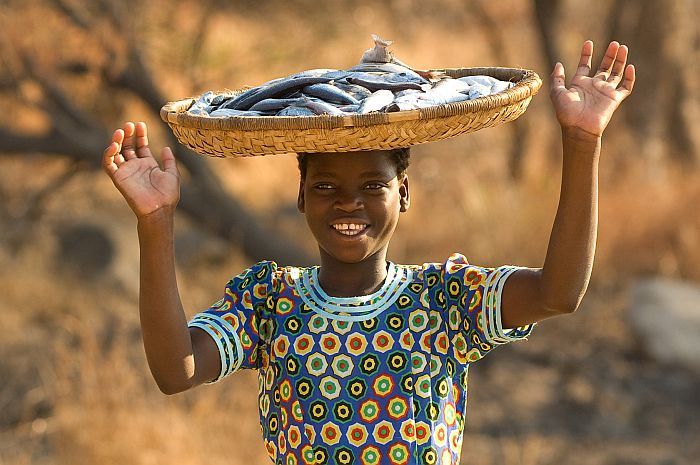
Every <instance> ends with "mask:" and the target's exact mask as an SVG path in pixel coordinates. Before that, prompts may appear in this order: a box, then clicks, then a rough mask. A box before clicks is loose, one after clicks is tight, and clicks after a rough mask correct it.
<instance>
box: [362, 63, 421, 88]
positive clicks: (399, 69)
mask: <svg viewBox="0 0 700 465" xmlns="http://www.w3.org/2000/svg"><path fill="white" fill-rule="evenodd" d="M348 71H352V72H365V73H405V74H406V75H407V76H410V77H411V78H412V80H415V81H416V82H421V83H423V84H427V83H428V82H430V81H429V80H428V79H426V78H424V77H423V76H421V75H420V74H418V73H417V72H415V71H414V70H412V69H411V68H408V67H406V66H400V65H397V64H395V63H360V64H359V65H357V66H353V67H352V68H348Z"/></svg>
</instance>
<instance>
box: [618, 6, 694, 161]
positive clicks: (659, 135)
mask: <svg viewBox="0 0 700 465" xmlns="http://www.w3.org/2000/svg"><path fill="white" fill-rule="evenodd" d="M616 4H617V5H616V6H617V8H615V9H614V14H615V15H617V16H616V17H615V18H612V19H611V21H610V23H609V24H610V27H611V30H610V32H609V37H611V38H614V39H616V40H618V41H620V42H621V43H624V44H627V45H628V46H629V47H630V50H631V54H630V61H631V62H632V63H634V64H635V65H636V68H637V82H636V84H635V92H634V95H633V97H632V98H630V99H629V103H626V105H628V106H629V108H628V111H627V112H626V113H625V114H626V115H627V119H628V122H629V124H630V125H631V126H632V127H633V128H634V130H635V132H636V133H637V135H638V141H639V146H640V147H641V153H640V155H641V156H642V157H643V158H644V159H646V160H649V161H651V162H660V161H662V160H664V159H667V158H671V159H675V160H678V161H680V162H682V163H684V164H686V165H689V166H691V165H695V166H697V164H698V162H700V130H698V128H697V122H698V121H700V73H699V71H700V66H699V64H700V33H699V29H698V20H699V19H700V3H698V2H697V0H636V1H623V2H616ZM654 165H658V163H655V164H654Z"/></svg>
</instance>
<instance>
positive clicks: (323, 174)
mask: <svg viewBox="0 0 700 465" xmlns="http://www.w3.org/2000/svg"><path fill="white" fill-rule="evenodd" d="M311 176H312V177H319V178H334V179H335V178H337V177H338V174H337V173H333V172H331V171H319V172H318V173H312V174H311ZM387 176H389V177H391V178H393V177H394V176H392V175H391V174H390V173H386V172H384V171H365V172H364V173H360V177H361V178H385V177H387Z"/></svg>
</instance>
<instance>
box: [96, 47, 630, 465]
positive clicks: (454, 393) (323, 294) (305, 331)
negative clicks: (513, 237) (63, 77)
mask: <svg viewBox="0 0 700 465" xmlns="http://www.w3.org/2000/svg"><path fill="white" fill-rule="evenodd" d="M592 53H593V43H592V42H590V41H587V42H585V43H584V45H583V49H582V53H581V58H580V61H579V65H578V69H577V71H576V74H575V76H574V78H573V80H572V82H571V84H570V86H569V87H568V88H567V87H565V84H564V68H563V66H562V65H561V64H560V63H557V64H556V65H555V67H554V71H553V73H552V76H551V78H552V83H551V87H550V97H551V100H552V103H553V105H554V109H555V112H556V115H557V119H558V121H559V123H560V125H561V129H562V137H563V148H564V151H563V173H562V186H561V197H560V201H559V208H558V210H557V214H556V218H555V221H554V226H553V229H552V234H551V238H550V242H549V248H548V250H547V257H546V259H545V263H544V266H543V267H542V268H541V269H531V268H522V267H514V266H502V267H498V268H493V269H491V268H481V267H477V266H473V265H470V264H469V263H468V262H467V260H466V259H465V257H463V256H462V255H459V254H454V255H452V256H451V257H449V258H448V259H447V260H446V261H444V262H440V263H428V264H424V265H422V266H406V265H398V264H395V263H392V262H390V261H387V259H386V253H387V248H388V246H389V241H390V240H391V237H392V235H393V233H394V229H395V228H396V224H397V222H398V220H399V216H400V213H401V212H403V211H406V209H408V208H409V205H410V196H409V183H408V176H407V174H406V167H407V165H408V150H406V149H398V150H394V151H369V152H353V153H328V154H300V156H299V166H300V171H301V181H300V187H299V198H298V207H299V211H300V212H301V213H303V214H304V215H305V217H306V220H307V223H308V225H309V228H310V230H311V232H312V234H313V235H314V237H315V239H316V241H317V242H318V245H319V252H320V256H321V265H320V266H317V267H311V268H298V267H293V266H287V267H282V266H278V265H277V264H276V263H274V262H261V263H258V264H256V265H254V266H253V267H251V268H249V269H248V270H246V271H244V272H243V273H241V274H239V275H238V276H236V277H235V278H233V279H232V280H231V281H230V282H229V283H228V284H227V285H226V288H225V291H224V296H223V298H222V299H221V300H219V301H218V302H216V303H215V304H214V305H212V306H211V307H210V308H209V309H208V310H206V311H204V312H202V313H199V314H197V315H196V316H195V317H194V318H193V319H192V320H191V321H190V322H189V323H188V322H187V320H186V317H185V312H184V311H183V308H182V304H181V301H180V297H179V295H178V289H177V283H176V279H175V266H174V258H173V214H174V211H175V206H176V205H177V202H178V198H179V175H178V171H177V167H176V164H175V159H174V157H173V154H172V152H171V150H170V149H169V148H167V147H166V148H164V149H163V150H162V161H163V167H162V169H161V168H160V166H159V165H158V163H157V162H156V161H155V159H154V158H153V156H152V155H151V152H150V150H149V148H148V140H147V132H146V125H145V124H143V123H137V124H136V125H134V124H132V123H130V122H128V123H126V124H125V125H124V127H123V129H118V130H117V131H116V132H115V133H114V137H113V140H112V143H111V144H110V146H109V147H107V149H106V150H105V152H104V168H105V171H106V172H107V174H108V175H109V176H110V178H111V179H112V181H113V182H114V184H115V186H116V187H117V188H118V189H119V191H120V192H121V193H122V194H123V196H124V198H125V199H126V201H127V202H128V204H129V206H130V207H131V208H132V210H133V211H134V213H135V214H136V216H137V218H138V234H139V241H140V246H141V288H140V289H141V291H140V302H139V308H140V314H141V326H142V331H143V341H144V345H145V349H146V355H147V358H148V363H149V366H150V368H151V372H152V374H153V376H154V378H155V380H156V382H157V384H158V386H159V387H160V389H161V390H162V391H163V392H164V393H166V394H174V393H177V392H182V391H185V390H187V389H191V388H193V387H195V386H198V385H200V384H203V383H210V382H215V381H219V380H221V379H223V378H224V377H226V376H227V375H229V374H231V373H233V372H234V371H236V370H239V369H242V368H255V369H257V370H258V371H259V409H260V421H261V426H262V432H263V439H264V442H265V445H266V447H267V450H268V453H269V455H270V458H271V459H272V461H273V462H274V463H279V464H287V465H291V464H304V463H307V464H308V463H313V464H325V463H338V464H349V463H363V464H375V463H382V464H383V463H392V464H393V463H397V464H408V463H410V464H432V463H438V462H439V463H441V464H452V463H459V462H460V452H461V440H462V432H463V428H464V416H465V406H466V394H467V392H466V391H467V371H468V368H469V365H470V363H472V362H475V361H477V360H479V359H480V358H481V357H483V356H484V355H485V354H486V353H488V352H489V351H490V350H491V349H493V348H494V347H495V346H497V345H499V344H504V343H507V342H509V341H513V340H518V339H522V338H525V337H527V335H529V334H530V332H531V330H532V327H533V325H534V324H535V323H536V322H538V321H540V320H543V319H545V318H548V317H551V316H555V315H560V314H565V313H571V312H573V311H574V310H576V308H577V307H578V306H579V303H580V302H581V299H582V297H583V295H584V292H585V290H586V287H587V285H588V281H589V278H590V274H591V268H592V264H593V255H594V250H595V240H596V230H597V182H598V161H599V156H600V148H601V136H602V133H603V130H604V129H605V127H606V126H607V124H608V122H609V120H610V118H611V116H612V114H613V112H614V111H615V109H616V108H617V107H618V105H619V104H620V102H622V100H623V99H624V98H625V97H627V95H629V94H630V92H631V91H632V87H633V85H634V80H635V72H634V67H633V66H632V65H629V66H626V65H625V63H626V60H627V47H626V46H624V45H622V46H621V45H619V44H618V43H617V42H612V43H611V44H610V45H609V46H608V48H607V51H606V54H605V57H604V58H603V60H602V62H601V64H600V67H599V68H598V69H597V71H596V72H595V74H594V76H593V77H589V74H590V71H591V56H592Z"/></svg>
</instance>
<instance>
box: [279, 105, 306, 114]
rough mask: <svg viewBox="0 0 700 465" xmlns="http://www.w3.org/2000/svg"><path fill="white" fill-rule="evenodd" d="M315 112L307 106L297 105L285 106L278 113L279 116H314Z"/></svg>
mask: <svg viewBox="0 0 700 465" xmlns="http://www.w3.org/2000/svg"><path fill="white" fill-rule="evenodd" d="M314 115H315V113H314V112H313V111H311V110H309V109H308V108H306V107H298V106H296V105H291V106H288V107H287V108H283V109H282V110H280V111H279V112H278V113H277V116H314Z"/></svg>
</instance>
